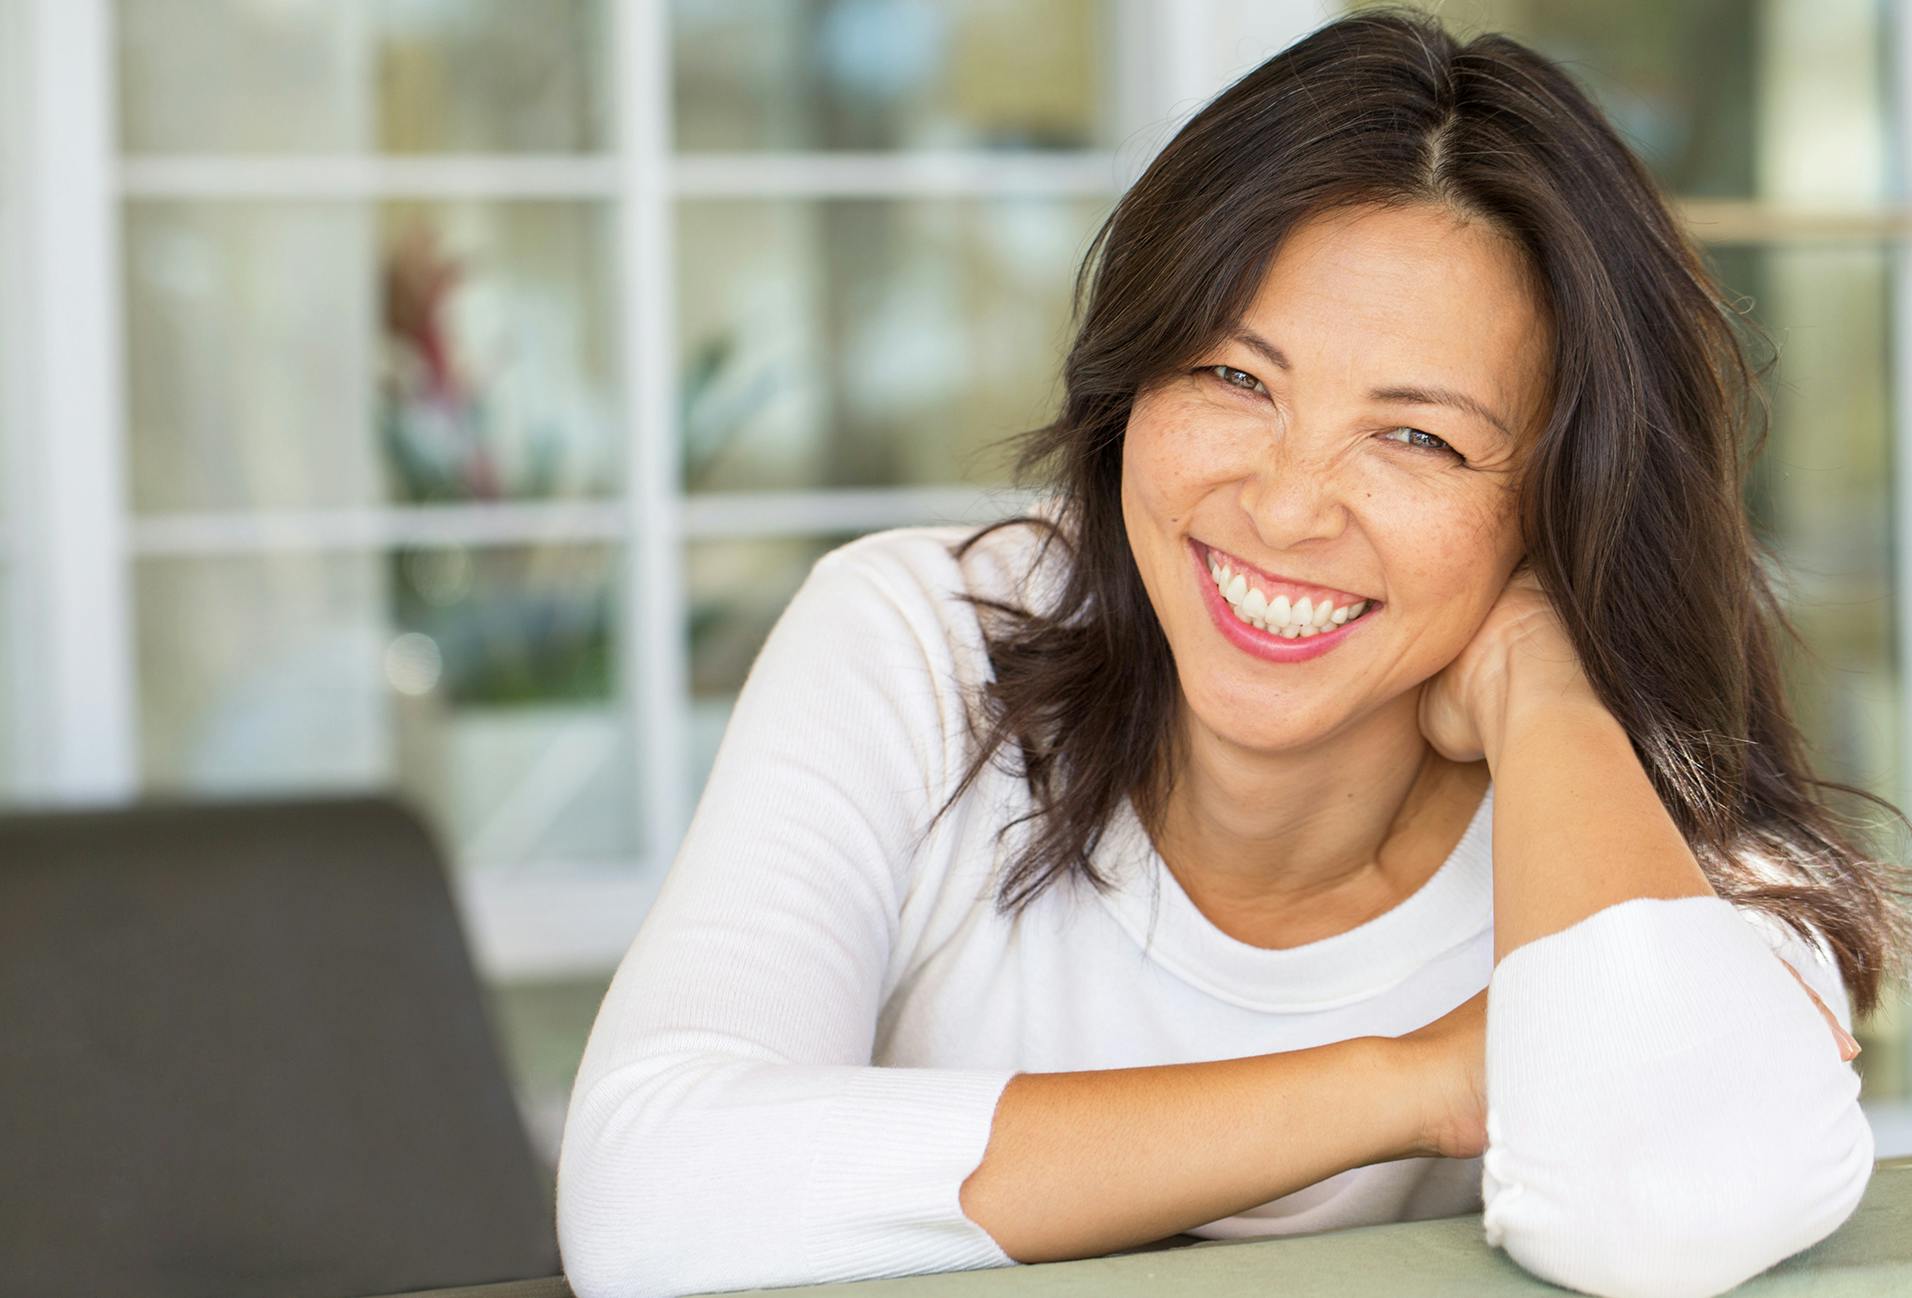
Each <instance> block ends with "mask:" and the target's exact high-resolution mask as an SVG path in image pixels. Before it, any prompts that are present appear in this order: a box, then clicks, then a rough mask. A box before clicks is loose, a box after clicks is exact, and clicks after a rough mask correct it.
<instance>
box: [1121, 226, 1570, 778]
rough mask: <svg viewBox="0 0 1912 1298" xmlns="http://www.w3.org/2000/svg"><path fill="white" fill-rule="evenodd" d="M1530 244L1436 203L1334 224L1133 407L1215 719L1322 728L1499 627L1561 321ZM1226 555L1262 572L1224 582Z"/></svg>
mask: <svg viewBox="0 0 1912 1298" xmlns="http://www.w3.org/2000/svg"><path fill="white" fill-rule="evenodd" d="M1519 257H1520V253H1519V252H1518V250H1517V249H1515V248H1514V247H1513V246H1512V245H1511V244H1509V243H1507V242H1506V241H1505V240H1504V239H1503V238H1501V237H1500V236H1499V235H1497V234H1495V233H1493V232H1491V231H1490V230H1488V229H1487V228H1486V227H1484V226H1481V225H1478V224H1474V225H1469V224H1461V223H1459V222H1458V221H1457V220H1456V218H1455V217H1453V216H1452V215H1451V214H1449V213H1448V212H1446V211H1445V210H1444V209H1440V208H1435V207H1431V206H1427V207H1414V208H1402V209H1392V210H1390V209H1384V208H1372V207H1363V208H1355V209H1341V210H1338V211H1334V212H1330V213H1328V214H1326V215H1323V216H1317V217H1315V218H1314V219H1311V220H1309V221H1307V222H1305V223H1303V224H1302V225H1300V226H1298V227H1296V228H1295V229H1294V231H1293V232H1292V233H1291V234H1290V236H1289V237H1288V238H1287V239H1286V240H1285V241H1284V243H1283V244H1282V246H1281V248H1280V250H1279V252H1278V255H1277V257H1276V259H1275V261H1274V263H1273V265H1272V266H1270V268H1269V270H1268V273H1267V275H1266V278H1265V279H1264V280H1263V282H1262V285H1261V287H1260V290H1259V291H1258V293H1257V295H1256V297H1255V300H1254V302H1253V303H1252V305H1251V306H1250V307H1249V309H1248V311H1247V312H1246V314H1245V315H1244V317H1243V319H1242V321H1241V325H1240V329H1239V330H1238V331H1237V333H1236V336H1234V337H1232V338H1228V339H1224V340H1223V341H1222V342H1220V343H1218V344H1217V345H1216V346H1215V347H1214V348H1213V349H1211V350H1210V351H1209V352H1207V353H1205V354H1204V355H1203V356H1201V357H1200V358H1199V363H1200V365H1201V366H1202V368H1193V367H1191V369H1189V370H1187V371H1184V372H1182V373H1181V374H1179V375H1176V376H1174V377H1171V378H1170V379H1168V380H1167V381H1166V382H1164V383H1162V384H1160V385H1158V386H1156V387H1154V388H1152V389H1150V390H1148V391H1146V392H1145V393H1143V394H1141V395H1139V396H1138V397H1137V399H1136V401H1135V403H1134V406H1133V408H1132V410H1131V412H1130V416H1129V423H1128V431H1127V436H1126V440H1125V443H1124V447H1123V465H1122V511H1123V518H1124V522H1125V524H1126V526H1127V529H1128V537H1129V544H1130V547H1131V549H1132V550H1133V552H1134V555H1135V561H1136V564H1137V566H1138V567H1139V568H1140V570H1141V574H1142V580H1143V582H1144V584H1145V585H1146V587H1147V589H1148V593H1149V598H1150V600H1151V601H1152V602H1153V603H1154V606H1155V612H1156V615H1157V616H1158V617H1159V618H1160V620H1161V623H1162V628H1163V630H1164V632H1165V633H1166V634H1167V636H1168V641H1169V645H1170V648H1171V649H1172V651H1173V652H1174V655H1175V663H1176V670H1177V674H1178V676H1179V677H1180V680H1181V686H1182V692H1183V695H1184V697H1185V698H1186V699H1187V701H1188V703H1189V706H1190V708H1191V709H1192V710H1193V712H1194V713H1195V715H1196V716H1197V717H1198V718H1199V719H1200V720H1201V721H1202V722H1204V723H1205V724H1206V725H1207V727H1208V728H1209V729H1210V730H1212V731H1214V732H1216V733H1217V734H1219V735H1222V736H1225V737H1228V738H1230V739H1233V740H1234V741H1236V742H1237V743H1240V744H1242V745H1244V746H1246V747H1250V748H1260V749H1271V748H1286V747H1291V746H1297V745H1301V744H1304V743H1307V742H1310V741H1312V740H1315V739H1318V738H1321V737H1322V736H1324V735H1326V734H1329V733H1331V732H1333V731H1335V730H1338V729H1339V728H1340V727H1341V726H1342V725H1343V724H1344V723H1347V722H1350V721H1353V720H1356V719H1358V718H1360V717H1361V716H1364V715H1366V714H1368V713H1369V712H1371V711H1373V710H1374V709H1376V708H1378V707H1380V706H1381V705H1382V704H1384V703H1386V702H1387V701H1388V700H1390V699H1393V698H1395V697H1397V696H1398V695H1400V694H1401V693H1402V692H1403V691H1405V690H1408V689H1411V688H1413V687H1415V686H1417V685H1418V684H1420V683H1421V682H1423V681H1425V680H1426V679H1427V678H1429V677H1430V676H1432V675H1434V674H1435V673H1436V672H1438V671H1439V670H1440V669H1441V668H1442V667H1444V666H1446V665H1447V664H1448V663H1449V662H1451V661H1453V659H1454V658H1455V657H1456V656H1458V655H1459V653H1460V651H1461V650H1462V648H1463V647H1465V645H1466V644H1467V642H1468V640H1469V638H1470V637H1471V636H1472V635H1473V634H1474V632H1475V630H1476V629H1477V628H1478V627H1479V626H1480V624H1481V622H1482V620H1483V619H1484V618H1485V617H1486V615H1487V612H1488V610H1489V609H1490V608H1491V607H1492V605H1493V603H1494V600H1495V598H1496V597H1497V596H1498V595H1499V594H1500V591H1501V589H1502V587H1503V586H1504V585H1505V584H1506V582H1507V579H1508V577H1509V576H1510V575H1511V574H1512V572H1513V569H1514V567H1515V565H1516V564H1517V563H1518V561H1519V559H1520V557H1521V553H1522V549H1521V541H1520V535H1519V523H1518V518H1517V514H1516V505H1517V501H1516V498H1515V490H1514V482H1515V478H1514V473H1513V470H1514V467H1515V461H1516V455H1517V452H1518V450H1519V449H1520V448H1521V446H1523V445H1524V444H1525V441H1526V440H1527V439H1528V438H1529V437H1531V436H1532V434H1533V432H1534V431H1535V430H1537V428H1538V425H1539V423H1540V422H1541V420H1542V419H1543V418H1544V416H1545V413H1546V412H1545V410H1544V409H1543V403H1544V402H1545V400H1546V389H1547V384H1548V377H1549V374H1548V366H1549V364H1550V359H1549V358H1550V356H1551V341H1550V337H1549V333H1548V323H1547V321H1546V319H1545V318H1544V314H1543V311H1542V308H1541V306H1540V304H1539V303H1538V302H1537V301H1536V300H1535V299H1534V297H1533V296H1532V292H1531V290H1530V289H1529V287H1528V286H1527V282H1526V280H1525V277H1524V275H1523V273H1522V263H1521V261H1520V260H1519ZM1414 389H1418V391H1410V390H1414ZM1437 389H1439V390H1444V392H1440V391H1436V390H1437ZM1445 394H1454V395H1455V396H1456V397H1457V398H1458V399H1459V400H1460V402H1461V405H1462V406H1467V405H1477V406H1478V407H1480V409H1468V408H1459V407H1457V406H1456V405H1454V404H1450V403H1448V401H1447V399H1446V396H1445ZM1497 424H1498V425H1501V426H1497ZM1211 547H1212V548H1213V550H1214V554H1213V555H1212V556H1211V554H1210V553H1209V551H1210V548H1211ZM1211 557H1212V558H1213V559H1214V560H1215V561H1216V563H1217V564H1226V565H1227V566H1228V568H1230V569H1232V570H1234V571H1235V572H1238V573H1240V574H1241V576H1242V578H1243V580H1242V581H1240V582H1235V581H1233V580H1231V581H1229V582H1228V586H1229V587H1232V590H1229V591H1227V592H1226V593H1225V592H1224V591H1223V590H1222V589H1219V588H1218V587H1217V584H1216V582H1215V581H1214V579H1213V577H1212V575H1211V567H1210V560H1211ZM1256 591H1259V592H1260V598H1259V599H1257V598H1256V596H1255V594H1254V592H1256ZM1230 595H1233V596H1235V597H1236V598H1234V599H1233V600H1231V599H1229V596H1230ZM1324 595H1326V596H1327V597H1328V600H1329V602H1330V604H1331V606H1332V607H1331V610H1330V612H1329V614H1328V615H1327V621H1326V622H1325V624H1324V628H1323V629H1322V630H1320V631H1317V632H1315V633H1314V634H1304V633H1303V632H1302V631H1301V627H1300V620H1299V615H1300V614H1301V612H1302V611H1303V608H1302V604H1301V601H1302V600H1303V599H1304V598H1305V599H1306V600H1307V601H1308V602H1307V605H1306V613H1307V615H1308V617H1309V625H1313V622H1314V621H1315V620H1316V619H1318V618H1320V617H1321V613H1320V606H1321V602H1322V597H1323V596H1324ZM1364 597H1365V598H1366V599H1367V600H1368V602H1369V607H1368V608H1367V610H1366V611H1365V612H1364V613H1363V614H1362V615H1360V616H1359V617H1358V618H1357V619H1355V620H1352V621H1349V622H1347V623H1346V624H1345V629H1339V627H1340V625H1341V624H1338V623H1337V621H1336V618H1337V617H1338V616H1340V614H1339V613H1338V610H1341V609H1344V608H1348V609H1352V608H1354V607H1358V601H1359V600H1360V599H1362V598H1364ZM1238 609H1239V611H1237V610H1238ZM1244 615H1247V616H1249V617H1251V618H1255V619H1258V620H1259V622H1260V624H1261V625H1260V626H1259V627H1257V626H1256V625H1255V623H1254V622H1252V621H1244V620H1243V616H1244ZM1284 618H1285V619H1286V621H1285V622H1284V621H1282V620H1280V619H1284Z"/></svg>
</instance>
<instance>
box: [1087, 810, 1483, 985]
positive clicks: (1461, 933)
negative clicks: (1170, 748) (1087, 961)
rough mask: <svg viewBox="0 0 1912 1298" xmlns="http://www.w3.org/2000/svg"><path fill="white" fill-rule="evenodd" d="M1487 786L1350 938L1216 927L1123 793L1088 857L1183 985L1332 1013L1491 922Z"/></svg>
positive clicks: (1122, 912)
mask: <svg viewBox="0 0 1912 1298" xmlns="http://www.w3.org/2000/svg"><path fill="white" fill-rule="evenodd" d="M1493 805H1494V786H1493V783H1492V782H1491V781H1489V783H1488V785H1487V789H1486V792H1484V793H1483V794H1482V795H1481V800H1480V804H1479V805H1478V806H1477V807H1476V808H1475V809H1474V814H1473V816H1472V817H1471V818H1470V819H1469V820H1468V822H1467V828H1466V829H1465V830H1464V831H1463V832H1462V833H1461V837H1460V841H1459V842H1457V843H1456V844H1455V846H1454V850H1453V851H1452V852H1450V853H1449V854H1448V857H1447V859H1446V860H1445V861H1443V862H1442V863H1441V867H1440V869H1438V870H1436V871H1435V872H1434V873H1433V874H1432V875H1431V876H1429V878H1428V879H1427V881H1426V882H1425V883H1423V884H1422V885H1421V886H1420V887H1419V888H1417V889H1415V890H1414V891H1413V892H1411V893H1409V894H1408V895H1407V896H1406V897H1404V898H1402V899H1401V900H1400V901H1399V902H1397V903H1395V905H1393V906H1392V907H1390V908H1389V909H1387V910H1385V911H1383V912H1382V913H1381V914H1379V915H1376V916H1375V917H1374V918H1372V919H1369V920H1364V921H1363V922H1362V923H1360V924H1357V925H1355V926H1354V927H1353V928H1351V929H1348V930H1346V931H1345V932H1341V933H1336V934H1333V935H1331V936H1329V937H1324V938H1319V939H1317V940H1315V941H1313V942H1308V943H1304V944H1303V945H1301V946H1293V947H1282V948H1272V947H1260V946H1254V945H1252V944H1250V943H1247V942H1243V941H1241V940H1240V939H1239V938H1236V937H1232V936H1230V935H1229V934H1227V933H1224V932H1223V931H1222V930H1221V929H1219V928H1217V927H1216V926H1215V924H1214V922H1213V921H1212V920H1210V919H1209V918H1208V916H1206V915H1204V914H1203V913H1202V911H1201V909H1200V908H1199V907H1198V906H1196V905H1195V903H1194V901H1192V900H1191V899H1190V898H1189V896H1188V893H1187V892H1185V891H1184V890H1183V888H1182V885H1181V883H1180V881H1179V880H1177V879H1176V878H1175V875H1174V874H1173V873H1172V872H1171V871H1170V870H1169V869H1168V867H1167V865H1166V864H1165V863H1164V862H1163V860H1162V858H1161V855H1160V854H1159V853H1158V852H1157V851H1156V850H1155V845H1154V843H1152V842H1151V841H1150V840H1149V836H1148V831H1147V830H1146V829H1145V828H1143V826H1142V822H1141V818H1140V817H1139V816H1138V815H1137V814H1136V811H1135V804H1134V803H1133V802H1131V801H1130V800H1129V798H1128V797H1127V796H1126V795H1125V796H1124V797H1123V798H1122V799H1121V801H1120V803H1119V804H1118V805H1117V807H1116V809H1115V811H1114V813H1113V814H1112V815H1111V817H1110V820H1109V823H1108V825H1107V826H1106V827H1105V828H1104V830H1103V834H1102V838H1101V841H1100V842H1098V843H1097V845H1096V850H1095V852H1094V854H1093V860H1094V862H1095V865H1096V868H1097V871H1098V872H1099V873H1101V874H1102V875H1104V877H1106V878H1107V879H1109V881H1110V883H1111V887H1110V888H1109V889H1108V890H1107V891H1103V890H1101V889H1092V891H1094V892H1095V893H1096V894H1097V896H1099V897H1100V898H1101V899H1102V902H1103V904H1104V905H1106V906H1107V907H1108V908H1109V910H1110V911H1111V912H1112V913H1113V915H1114V916H1115V919H1116V921H1117V922H1118V923H1120V924H1121V926H1122V927H1123V928H1124V929H1125V930H1127V932H1128V933H1129V935H1130V936H1131V937H1133V938H1134V939H1135V941H1136V943H1137V944H1138V945H1139V946H1142V947H1143V948H1144V949H1145V952H1146V954H1147V955H1148V956H1149V957H1151V958H1152V959H1153V960H1154V961H1155V962H1156V963H1157V964H1159V965H1161V966H1162V967H1163V968H1165V969H1167V970H1169V971H1170V972H1172V973H1174V974H1175V975H1176V976H1177V977H1179V978H1181V979H1182V980H1183V981H1184V982H1187V983H1190V984H1191V985H1193V986H1196V987H1199V988H1200V989H1202V990H1203V991H1206V992H1207V993H1209V994H1210V995H1211V996H1214V997H1216V998H1218V999H1220V1000H1225V1001H1228V1002H1231V1003H1233V1004H1236V1005H1240V1006H1243V1007H1245V1008H1247V1009H1257V1010H1288V1011H1299V1010H1329V1009H1335V1008H1338V1007H1340V1006H1342V1005H1347V1004H1351V1003H1353V1002H1356V1001H1362V1000H1366V999H1368V998H1370V997H1373V996H1376V995H1379V994H1380V993H1381V992H1384V991H1386V990H1388V989H1389V988H1391V987H1394V986H1396V985H1398V984H1399V983H1401V982H1403V981H1405V980H1406V979H1408V978H1409V977H1411V976H1413V974H1414V973H1415V971H1416V970H1418V969H1421V968H1423V967H1424V966H1426V965H1427V964H1428V963H1429V962H1430V961H1432V960H1433V959H1435V958H1436V957H1438V956H1440V955H1442V954H1444V953H1446V952H1447V951H1450V950H1452V949H1453V948H1455V947H1457V946H1460V945H1461V944H1462V943H1465V942H1467V941H1470V940H1471V939H1473V938H1474V937H1475V936H1477V935H1478V934H1479V933H1481V932H1482V931H1483V930H1486V929H1489V928H1491V927H1492V926H1493V920H1494V916H1493V904H1494V886H1493V885H1494V876H1493V852H1492V833H1493Z"/></svg>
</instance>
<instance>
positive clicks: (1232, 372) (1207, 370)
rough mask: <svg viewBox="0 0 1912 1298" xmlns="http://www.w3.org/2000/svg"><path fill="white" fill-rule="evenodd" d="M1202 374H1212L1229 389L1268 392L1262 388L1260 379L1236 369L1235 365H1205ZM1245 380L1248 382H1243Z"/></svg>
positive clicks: (1245, 371)
mask: <svg viewBox="0 0 1912 1298" xmlns="http://www.w3.org/2000/svg"><path fill="white" fill-rule="evenodd" d="M1202 373H1204V374H1212V375H1214V376H1215V377H1216V378H1218V379H1220V380H1221V381H1222V382H1223V383H1226V384H1227V385H1228V386H1229V387H1231V388H1239V389H1241V390H1242V391H1243V392H1266V391H1267V389H1266V388H1264V387H1262V386H1261V380H1260V379H1258V378H1256V377H1255V376H1254V375H1252V374H1250V373H1249V372H1248V371H1247V370H1238V369H1236V368H1235V367H1234V366H1233V365H1204V366H1202ZM1244 379H1246V380H1247V382H1245V383H1244V382H1242V380H1244Z"/></svg>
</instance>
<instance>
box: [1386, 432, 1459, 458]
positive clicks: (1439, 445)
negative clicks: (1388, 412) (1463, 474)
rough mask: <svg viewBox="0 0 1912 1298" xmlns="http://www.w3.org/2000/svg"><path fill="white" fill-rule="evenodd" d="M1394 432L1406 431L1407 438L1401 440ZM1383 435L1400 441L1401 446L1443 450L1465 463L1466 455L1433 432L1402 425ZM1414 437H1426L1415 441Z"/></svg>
mask: <svg viewBox="0 0 1912 1298" xmlns="http://www.w3.org/2000/svg"><path fill="white" fill-rule="evenodd" d="M1395 433H1407V434H1408V438H1407V440H1405V441H1401V439H1399V438H1397V437H1395V436H1394V434H1395ZM1383 436H1384V437H1386V438H1387V439H1388V440H1390V441H1401V445H1403V446H1418V447H1421V448H1423V449H1425V450H1429V451H1445V452H1446V453H1447V454H1449V455H1451V456H1453V457H1454V458H1455V459H1457V460H1459V461H1460V462H1461V463H1462V464H1465V463H1467V457H1466V456H1465V455H1462V454H1461V453H1460V452H1459V451H1457V450H1455V449H1454V448H1453V447H1451V446H1449V445H1448V444H1447V443H1446V442H1444V441H1442V440H1441V439H1440V438H1438V437H1436V436H1434V434H1432V433H1424V432H1422V431H1421V430H1420V429H1418V428H1408V427H1406V426H1402V427H1400V428H1396V429H1392V430H1390V431H1389V432H1387V433H1385V434H1383ZM1416 437H1424V438H1426V439H1427V441H1425V442H1417V441H1415V440H1414V439H1415V438H1416ZM1429 442H1432V443H1433V445H1431V446H1430V445H1428V443H1429Z"/></svg>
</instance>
